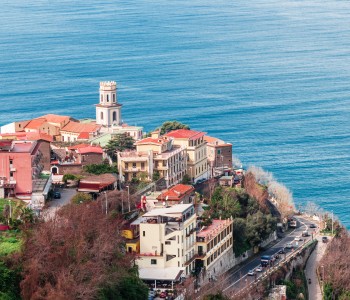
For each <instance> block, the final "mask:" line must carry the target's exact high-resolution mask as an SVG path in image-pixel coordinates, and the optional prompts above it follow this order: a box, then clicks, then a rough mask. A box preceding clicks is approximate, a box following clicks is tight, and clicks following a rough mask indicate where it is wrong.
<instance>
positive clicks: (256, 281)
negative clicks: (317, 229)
mask: <svg viewBox="0 0 350 300" xmlns="http://www.w3.org/2000/svg"><path fill="white" fill-rule="evenodd" d="M313 243H317V240H310V241H308V242H307V243H305V244H303V245H302V246H301V247H300V248H299V249H296V250H295V251H293V252H291V253H289V254H288V255H286V256H285V258H283V259H281V260H280V261H279V262H278V263H277V264H276V265H274V266H273V267H270V268H268V269H267V270H266V271H265V272H264V273H263V274H262V275H261V276H260V277H258V278H256V279H254V281H252V282H250V283H249V284H247V285H246V286H245V287H243V288H242V289H240V290H239V291H238V292H237V293H234V294H233V295H232V296H231V297H230V298H231V299H232V298H235V297H239V296H240V295H244V294H245V293H246V292H247V291H248V290H251V289H252V287H255V286H256V285H258V284H259V283H260V282H262V281H264V280H265V279H266V278H268V277H269V276H270V275H271V274H272V273H274V272H276V271H277V270H278V269H279V268H280V267H281V266H283V265H284V264H285V263H287V262H289V261H291V260H292V259H294V258H295V257H296V256H297V255H300V254H301V252H302V251H303V250H304V249H306V248H308V247H309V246H311V245H312V244H313Z"/></svg>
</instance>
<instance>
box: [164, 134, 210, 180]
mask: <svg viewBox="0 0 350 300" xmlns="http://www.w3.org/2000/svg"><path fill="white" fill-rule="evenodd" d="M204 135H205V132H200V131H194V130H187V129H178V130H173V131H170V132H169V133H167V134H166V135H165V137H167V138H169V139H172V141H173V145H176V146H179V147H184V148H185V149H186V151H187V174H188V175H189V176H190V177H191V179H192V181H193V182H194V183H195V182H197V181H198V180H200V179H206V178H208V176H209V173H208V159H207V147H206V144H207V142H206V141H205V140H204Z"/></svg>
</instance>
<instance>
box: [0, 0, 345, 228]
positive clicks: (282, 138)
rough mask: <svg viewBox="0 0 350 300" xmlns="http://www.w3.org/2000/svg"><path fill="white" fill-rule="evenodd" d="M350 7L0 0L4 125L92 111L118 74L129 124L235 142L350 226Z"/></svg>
mask: <svg viewBox="0 0 350 300" xmlns="http://www.w3.org/2000/svg"><path fill="white" fill-rule="evenodd" d="M349 15H350V2H349V1H336V0H329V1H327V0H326V1H325V0H322V1H321V0H320V1H316V0H314V1H313V0H299V1H288V0H285V1H277V0H260V1H258V0H250V1H242V0H235V1H227V0H226V1H218V0H216V1H208V0H191V1H184V0H181V1H180V0H172V1H164V0H163V1H161V0H139V1H130V0H124V1H117V0H115V1H103V0H99V1H85V0H76V1H67V0H60V1H48V0H45V1H44V0H37V1H32V2H31V4H30V5H29V4H28V2H27V1H23V0H11V1H9V0H2V1H1V10H0V101H1V104H2V105H1V107H0V124H1V125H2V124H5V123H7V122H10V121H12V120H20V119H28V118H33V117H37V116H39V115H41V114H44V113H48V112H51V113H57V114H68V115H71V116H73V117H76V118H83V117H94V113H95V110H94V106H93V104H95V103H96V102H97V101H98V87H99V81H101V80H116V81H117V82H118V83H119V94H118V97H119V101H120V102H121V103H122V104H123V119H124V121H126V122H128V123H129V124H132V125H133V124H137V125H142V126H144V127H145V129H146V130H151V129H153V128H155V127H156V126H158V125H160V124H161V123H162V122H163V121H165V120H172V119H177V120H179V121H182V122H185V123H188V124H190V125H191V127H192V128H194V129H198V130H203V131H207V132H208V133H209V134H211V135H214V136H217V137H220V138H223V139H224V140H226V141H228V142H232V143H233V145H234V153H235V155H236V156H238V157H239V158H240V159H241V161H242V162H243V164H244V165H245V166H248V165H258V166H261V167H263V168H264V169H265V170H267V171H270V172H272V173H273V174H274V176H275V178H276V179H277V180H278V181H280V182H282V183H284V184H285V185H286V186H287V187H288V188H289V189H290V190H291V191H292V192H293V194H294V198H295V202H296V203H297V204H303V203H305V202H306V201H314V202H316V203H317V204H319V205H320V206H321V207H323V208H324V209H325V210H334V212H335V213H336V214H337V215H338V217H339V218H340V220H341V221H342V222H343V223H344V224H345V225H346V226H347V227H348V228H350V219H349V213H350V208H349V205H348V203H349V194H350V188H349V182H350V180H349V179H350V154H349V153H350V137H349V133H350V103H349V99H350V26H349V25H350V23H349Z"/></svg>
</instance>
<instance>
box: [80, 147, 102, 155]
mask: <svg viewBox="0 0 350 300" xmlns="http://www.w3.org/2000/svg"><path fill="white" fill-rule="evenodd" d="M77 152H79V153H80V154H86V153H98V154H102V153H103V149H102V148H101V147H100V146H87V147H83V148H79V149H77Z"/></svg>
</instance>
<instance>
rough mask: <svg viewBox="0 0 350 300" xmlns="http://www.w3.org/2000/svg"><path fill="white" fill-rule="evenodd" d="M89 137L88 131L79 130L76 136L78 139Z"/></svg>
mask: <svg viewBox="0 0 350 300" xmlns="http://www.w3.org/2000/svg"><path fill="white" fill-rule="evenodd" d="M89 138H90V135H89V133H88V132H81V133H80V134H79V135H78V137H77V139H78V140H88V139H89Z"/></svg>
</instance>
